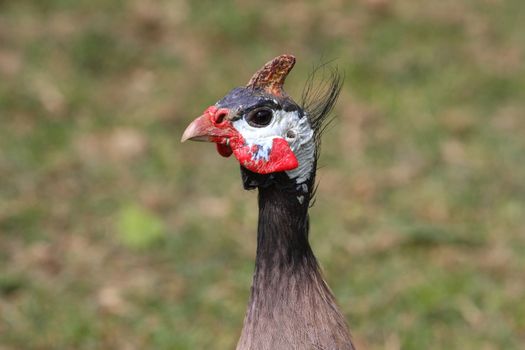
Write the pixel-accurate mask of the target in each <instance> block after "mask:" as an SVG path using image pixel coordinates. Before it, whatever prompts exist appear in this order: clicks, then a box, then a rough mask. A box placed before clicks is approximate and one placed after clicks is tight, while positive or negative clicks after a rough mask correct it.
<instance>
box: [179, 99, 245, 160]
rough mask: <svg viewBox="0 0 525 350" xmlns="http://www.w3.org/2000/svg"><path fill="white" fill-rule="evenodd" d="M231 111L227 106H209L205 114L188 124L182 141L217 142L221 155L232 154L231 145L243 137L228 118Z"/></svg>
mask: <svg viewBox="0 0 525 350" xmlns="http://www.w3.org/2000/svg"><path fill="white" fill-rule="evenodd" d="M229 113H230V111H229V110H228V109H226V108H217V107H215V106H211V107H209V108H208V109H207V110H206V111H205V112H204V114H203V115H201V116H200V117H198V118H197V119H195V120H194V121H193V122H191V124H190V125H188V127H187V128H186V130H185V131H184V134H182V138H181V140H180V141H181V142H184V141H186V140H192V141H207V142H215V144H216V146H217V151H218V152H219V154H220V155H221V156H223V157H229V156H231V154H232V152H233V151H232V148H231V146H232V145H234V144H236V143H237V140H239V139H241V138H240V137H239V136H240V135H239V133H238V132H236V131H235V128H234V127H233V126H232V123H231V121H230V120H229V119H228V118H227V117H228V114H229Z"/></svg>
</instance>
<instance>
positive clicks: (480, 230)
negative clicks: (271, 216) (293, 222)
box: [0, 0, 525, 350]
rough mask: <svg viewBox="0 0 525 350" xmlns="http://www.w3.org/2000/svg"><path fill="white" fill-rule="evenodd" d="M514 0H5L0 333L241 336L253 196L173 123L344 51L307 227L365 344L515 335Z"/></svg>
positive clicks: (476, 341)
mask: <svg viewBox="0 0 525 350" xmlns="http://www.w3.org/2000/svg"><path fill="white" fill-rule="evenodd" d="M524 10H525V6H524V3H523V2H522V1H520V0H500V1H488V0H487V1H463V2H457V1H448V0H447V1H441V2H428V3H424V4H422V3H420V2H416V1H410V0H403V1H399V2H394V1H389V0H382V1H370V0H362V1H357V2H353V3H347V2H340V1H325V2H316V1H309V2H303V3H299V2H292V3H276V2H275V3H274V2H271V3H269V4H265V5H262V4H255V3H253V4H248V3H244V2H234V1H223V2H220V3H217V2H199V3H198V4H197V3H195V2H189V1H184V0H180V1H159V2H149V1H129V2H124V1H114V2H106V1H75V2H70V1H65V0H46V1H29V0H24V1H17V2H8V1H0V123H1V124H0V125H1V126H0V266H1V267H0V349H2V350H4V349H94V348H96V349H145V348H153V349H231V348H233V347H234V346H235V343H236V340H237V337H238V335H239V332H240V328H241V323H242V319H243V315H244V308H245V305H246V302H247V298H248V293H249V285H250V280H251V275H252V269H253V257H254V250H255V227H256V217H257V210H256V203H255V195H254V193H247V192H244V191H242V189H241V184H240V181H239V180H240V179H239V174H238V168H237V167H238V166H237V165H236V164H235V162H234V161H232V160H231V159H229V160H224V159H222V158H220V157H218V156H217V154H216V152H215V151H214V150H212V148H213V147H211V146H208V147H206V145H202V144H184V145H180V144H179V141H178V140H179V138H180V135H181V133H182V130H183V128H184V127H185V126H186V125H187V124H188V123H189V121H190V120H192V118H193V117H195V116H197V115H199V114H200V113H201V112H202V111H203V110H204V109H205V108H206V107H207V106H208V105H210V104H213V103H214V102H215V101H216V100H217V99H219V98H220V97H222V96H223V95H224V94H225V93H226V92H227V91H228V90H229V89H230V88H232V87H234V86H238V85H242V84H244V83H245V82H247V81H248V79H249V77H250V76H251V74H252V73H253V72H254V71H255V70H256V69H258V68H259V67H260V66H261V65H262V64H263V63H264V62H266V61H267V60H268V59H270V58H272V57H274V56H276V55H278V54H281V53H293V54H295V55H296V56H297V58H298V65H297V67H296V68H295V70H294V73H293V74H292V75H291V76H290V78H289V79H288V83H287V84H288V85H287V86H288V91H289V92H290V93H291V94H292V95H293V96H297V97H299V95H300V92H301V87H302V84H303V82H304V81H305V79H306V77H307V74H308V72H309V71H310V70H311V68H312V66H313V65H315V64H318V63H320V62H322V61H326V60H331V59H334V58H335V59H336V61H335V63H336V64H337V65H338V66H339V67H340V68H341V69H342V70H344V72H345V74H346V84H345V87H344V90H343V93H342V96H341V99H340V102H339V104H338V106H337V114H338V119H337V122H336V123H335V124H334V126H333V127H332V128H331V129H330V130H329V131H328V133H327V135H326V137H325V143H324V146H323V156H322V159H321V165H322V169H321V170H320V172H319V178H320V188H319V192H318V193H319V195H318V200H317V203H316V206H315V207H314V208H313V210H312V213H311V217H312V234H311V239H312V244H313V246H314V250H315V251H316V253H317V255H318V257H319V259H320V261H321V264H322V265H323V267H324V271H325V275H326V278H327V280H328V281H329V283H330V285H331V287H332V289H333V290H334V292H335V294H336V295H337V297H338V300H339V303H340V305H341V307H342V309H343V311H344V313H345V315H346V317H347V319H348V321H349V324H350V325H351V329H352V333H353V335H354V338H355V339H356V342H357V343H358V344H359V345H360V348H366V349H422V348H423V349H444V348H451V349H475V348H482V349H519V348H520V347H521V346H522V344H523V343H524V342H525V303H524V302H523V300H525V280H524V279H523V271H524V270H525V258H524V257H525V231H524V228H525V200H524V199H525V163H524V162H523V154H525V137H523V135H524V133H525V120H524V119H523V114H524V112H525V102H524V101H525V67H524V64H523V62H524V55H525V45H524V44H523V43H525V34H524V33H525V31H524V27H523V23H522V22H523V21H522V16H520V14H523V13H524ZM139 231H140V232H139ZM141 232H143V234H144V236H141Z"/></svg>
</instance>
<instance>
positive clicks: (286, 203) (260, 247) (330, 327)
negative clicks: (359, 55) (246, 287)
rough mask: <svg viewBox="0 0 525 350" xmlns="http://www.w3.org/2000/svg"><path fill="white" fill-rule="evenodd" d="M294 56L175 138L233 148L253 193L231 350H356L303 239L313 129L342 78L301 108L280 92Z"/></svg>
mask: <svg viewBox="0 0 525 350" xmlns="http://www.w3.org/2000/svg"><path fill="white" fill-rule="evenodd" d="M294 62H295V59H294V58H293V56H288V55H283V56H279V57H276V58H275V59H274V60H272V61H270V62H268V63H267V64H266V65H265V66H264V67H263V68H262V69H261V70H260V71H258V72H257V73H256V74H255V75H254V77H253V78H252V79H251V80H250V83H249V84H248V86H247V87H246V88H236V89H234V90H232V91H231V92H230V93H229V94H228V95H226V96H225V97H224V98H223V99H222V100H220V101H219V102H217V104H216V105H215V106H212V107H210V108H208V110H207V111H206V113H205V114H204V115H203V116H201V117H199V118H198V119H196V120H195V121H194V122H193V123H192V124H191V125H190V126H189V127H188V128H187V130H186V131H185V133H184V136H183V140H185V139H194V140H206V141H212V142H215V143H216V144H217V149H218V151H219V153H220V154H221V155H223V156H229V155H231V154H234V155H235V157H236V158H237V159H238V160H239V162H240V163H241V175H242V179H243V184H244V187H245V188H246V189H254V188H257V189H258V191H259V200H258V201H259V221H258V229H257V254H256V262H255V273H254V277H253V285H252V289H251V296H250V301H249V305H248V309H247V312H246V316H245V319H244V326H243V329H242V333H241V337H240V339H239V342H238V344H237V350H280V349H283V350H284V349H297V350H303V349H305V350H306V349H323V350H336V349H337V350H351V349H354V347H353V345H352V342H351V339H350V335H349V332H348V330H347V326H346V322H345V320H344V317H343V316H342V314H341V313H340V311H339V309H338V307H337V305H336V303H335V299H334V297H333V295H332V293H331V292H330V289H329V288H328V286H327V284H326V283H325V281H324V280H323V278H322V275H321V272H320V269H319V266H318V263H317V260H316V258H315V256H314V254H313V252H312V249H311V247H310V244H309V242H308V233H309V222H308V220H309V219H308V208H309V206H310V201H311V199H312V197H313V193H314V185H315V172H316V163H317V157H318V154H319V153H318V152H319V145H320V134H321V132H322V129H323V122H324V121H325V118H326V116H327V115H328V113H329V112H330V110H331V108H332V106H333V104H334V103H335V101H336V99H337V96H338V93H339V89H340V81H339V79H338V77H337V76H334V79H333V80H332V81H331V83H330V84H329V85H328V86H327V89H326V91H325V92H324V93H321V94H317V95H316V97H317V100H316V101H313V102H311V103H309V104H308V106H309V108H306V107H304V106H305V105H304V104H303V107H301V106H299V105H297V104H296V103H295V102H294V101H293V100H292V99H291V98H289V97H288V96H287V95H286V94H285V93H284V91H283V90H282V85H283V83H284V79H285V78H286V75H287V74H288V72H289V71H290V70H291V68H292V67H293V64H294ZM310 87H311V86H310Z"/></svg>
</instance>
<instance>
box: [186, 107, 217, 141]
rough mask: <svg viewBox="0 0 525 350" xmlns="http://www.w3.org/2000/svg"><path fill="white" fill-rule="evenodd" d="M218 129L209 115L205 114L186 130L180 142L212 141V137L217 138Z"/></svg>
mask: <svg viewBox="0 0 525 350" xmlns="http://www.w3.org/2000/svg"><path fill="white" fill-rule="evenodd" d="M217 130H218V129H217V128H216V127H215V126H214V125H213V124H212V122H211V120H210V117H209V115H208V114H203V115H201V116H200V117H198V118H197V119H195V120H194V121H192V122H191V124H190V125H188V127H187V128H186V130H184V133H183V134H182V138H181V139H180V142H184V141H187V140H191V141H208V142H209V141H211V139H210V137H211V136H215V135H214V134H216V131H217Z"/></svg>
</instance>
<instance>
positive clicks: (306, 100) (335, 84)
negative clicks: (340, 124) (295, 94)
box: [301, 62, 344, 207]
mask: <svg viewBox="0 0 525 350" xmlns="http://www.w3.org/2000/svg"><path fill="white" fill-rule="evenodd" d="M343 81H344V76H343V75H342V74H341V73H340V72H339V70H338V68H337V67H334V66H332V65H330V62H328V63H324V64H321V65H319V66H316V67H314V68H313V70H312V72H311V73H310V75H309V76H308V79H307V80H306V83H305V86H304V89H303V93H302V96H301V108H302V109H303V111H304V113H305V115H306V117H307V118H308V121H309V122H310V126H311V127H312V129H313V131H314V142H315V163H314V168H317V161H318V159H319V155H320V154H321V137H322V135H323V133H324V131H325V130H326V128H327V127H328V126H329V125H330V124H331V123H332V122H333V121H334V119H335V117H334V116H333V115H332V114H331V112H332V110H333V108H334V106H335V104H336V102H337V99H338V98H339V94H340V92H341V88H342V87H343ZM311 180H312V186H311V187H310V193H309V195H310V198H311V202H310V205H309V206H310V207H312V206H313V205H314V204H315V194H316V192H317V188H318V185H319V184H316V185H315V186H314V185H313V183H314V182H315V179H314V178H312V179H311Z"/></svg>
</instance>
